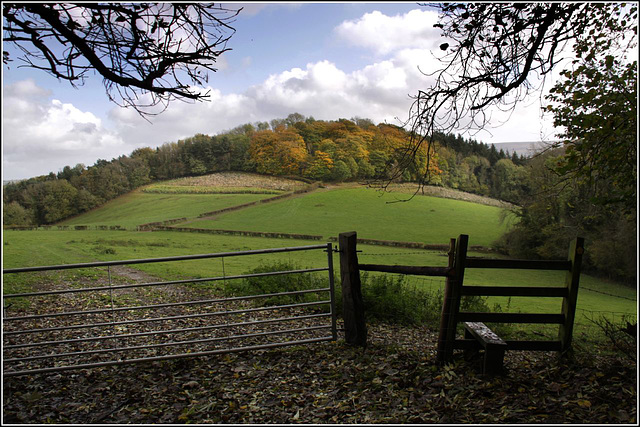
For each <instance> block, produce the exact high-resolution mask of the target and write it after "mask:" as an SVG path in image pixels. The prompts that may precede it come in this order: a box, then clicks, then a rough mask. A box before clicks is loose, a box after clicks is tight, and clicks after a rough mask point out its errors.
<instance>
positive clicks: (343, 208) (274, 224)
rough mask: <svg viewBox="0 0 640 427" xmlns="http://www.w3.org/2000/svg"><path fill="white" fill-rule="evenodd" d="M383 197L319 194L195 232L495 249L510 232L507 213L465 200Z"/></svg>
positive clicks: (362, 192) (231, 216) (368, 192)
mask: <svg viewBox="0 0 640 427" xmlns="http://www.w3.org/2000/svg"><path fill="white" fill-rule="evenodd" d="M406 197H407V196H406V195H405V194H397V193H381V192H379V191H377V190H374V189H367V188H351V189H343V188H341V189H336V190H330V191H319V192H313V193H310V194H307V195H305V196H304V197H296V198H292V199H286V200H283V201H281V202H276V203H270V204H268V205H259V206H255V207H251V208H249V209H244V210H242V211H238V212H232V213H228V214H223V215H220V216H219V217H218V218H216V219H214V220H203V221H196V222H193V223H191V224H189V225H188V226H189V227H194V228H212V229H216V228H217V229H229V230H247V231H265V232H283V233H298V234H316V235H318V234H319V235H323V236H324V237H325V238H327V237H329V236H337V235H338V234H339V233H341V232H345V231H353V230H355V231H357V232H358V237H360V238H369V239H381V240H397V241H408V242H420V243H430V244H448V242H449V239H450V238H451V237H457V236H458V235H460V234H469V235H470V244H471V245H483V246H489V245H490V244H491V243H492V242H493V241H495V240H496V239H498V238H499V237H500V235H502V233H503V232H504V231H506V229H507V224H502V223H501V222H500V212H501V210H500V209H499V208H497V207H492V206H485V205H479V204H475V203H470V202H464V201H459V200H451V199H441V198H436V197H429V196H417V197H415V198H414V199H412V200H411V201H407V202H401V201H399V200H405V199H406Z"/></svg>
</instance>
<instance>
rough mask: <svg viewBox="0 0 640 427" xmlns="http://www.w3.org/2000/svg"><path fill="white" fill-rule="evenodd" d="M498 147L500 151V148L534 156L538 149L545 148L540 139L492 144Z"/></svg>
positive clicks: (526, 155)
mask: <svg viewBox="0 0 640 427" xmlns="http://www.w3.org/2000/svg"><path fill="white" fill-rule="evenodd" d="M491 145H493V146H494V147H496V150H498V151H500V149H502V150H504V151H505V152H507V151H509V153H511V154H513V152H516V153H518V155H519V156H520V155H523V156H525V157H530V156H532V155H533V154H534V153H535V152H536V151H537V150H539V149H540V148H543V147H544V146H543V143H542V142H539V141H529V142H501V143H497V144H491Z"/></svg>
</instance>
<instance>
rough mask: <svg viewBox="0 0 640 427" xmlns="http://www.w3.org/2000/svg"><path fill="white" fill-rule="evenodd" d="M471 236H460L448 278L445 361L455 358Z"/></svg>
mask: <svg viewBox="0 0 640 427" xmlns="http://www.w3.org/2000/svg"><path fill="white" fill-rule="evenodd" d="M468 245H469V236H468V235H466V234H461V235H459V236H458V240H457V244H456V252H455V255H454V259H453V272H452V273H451V274H452V276H451V278H449V280H448V285H449V304H450V305H449V316H447V323H446V331H445V340H444V341H445V344H444V354H443V359H442V361H443V362H448V361H450V360H451V359H452V358H453V345H454V342H455V340H456V326H457V325H458V313H459V312H460V297H461V295H460V294H461V288H462V283H463V280H464V269H465V264H466V260H467V247H468Z"/></svg>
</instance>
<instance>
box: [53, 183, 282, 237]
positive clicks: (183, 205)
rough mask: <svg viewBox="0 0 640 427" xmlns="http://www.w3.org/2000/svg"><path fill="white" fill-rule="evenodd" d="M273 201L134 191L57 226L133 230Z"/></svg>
mask: <svg viewBox="0 0 640 427" xmlns="http://www.w3.org/2000/svg"><path fill="white" fill-rule="evenodd" d="M268 197H273V194H183V193H177V194H162V193H160V194H155V193H145V192H143V191H141V190H136V191H133V192H131V193H128V194H125V195H124V196H121V197H118V198H117V199H114V200H111V201H109V202H107V203H106V204H104V205H103V206H100V207H99V208H96V209H94V210H92V211H90V212H87V213H85V214H83V215H80V216H77V217H74V218H71V219H68V220H66V221H62V222H60V225H120V226H122V227H127V228H135V227H136V226H137V225H140V224H146V223H149V222H160V221H165V220H169V219H175V218H196V217H197V216H198V215H200V214H202V213H205V212H211V211H215V210H218V209H223V208H228V207H231V206H237V205H242V204H244V203H249V202H253V201H256V200H262V199H265V198H268Z"/></svg>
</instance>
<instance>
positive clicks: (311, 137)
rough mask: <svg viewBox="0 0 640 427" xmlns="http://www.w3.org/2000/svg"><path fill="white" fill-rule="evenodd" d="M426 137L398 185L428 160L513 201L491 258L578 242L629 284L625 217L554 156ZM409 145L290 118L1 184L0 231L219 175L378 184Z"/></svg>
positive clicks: (352, 123) (547, 254) (456, 184)
mask: <svg viewBox="0 0 640 427" xmlns="http://www.w3.org/2000/svg"><path fill="white" fill-rule="evenodd" d="M434 139H435V141H436V143H435V144H433V145H432V146H431V148H430V149H431V150H432V152H431V153H426V152H425V151H422V152H418V153H417V155H415V156H414V158H413V163H412V164H411V165H410V167H407V168H405V169H404V171H403V173H402V178H401V180H402V181H404V182H416V181H418V180H420V178H421V177H423V174H424V172H425V170H426V169H427V162H429V164H428V167H429V169H430V172H431V175H430V177H431V179H430V182H429V183H430V184H432V185H438V186H443V187H447V188H454V189H459V190H462V191H467V192H471V193H475V194H479V195H484V196H489V197H493V198H496V199H500V200H505V201H508V202H511V203H512V204H514V206H515V207H514V209H513V212H512V213H513V214H514V215H515V217H516V218H517V221H516V223H515V224H514V226H513V227H512V228H511V230H510V231H509V232H508V233H507V234H505V235H504V236H503V237H502V238H501V240H500V241H499V242H498V247H499V249H501V250H502V251H503V252H505V253H508V254H510V255H512V256H516V257H527V258H563V257H564V256H566V254H564V252H563V251H564V250H565V249H566V242H567V241H569V240H571V239H572V238H573V237H575V236H577V235H581V236H584V237H586V238H587V243H588V254H589V256H588V257H587V260H586V267H587V268H591V269H593V270H594V271H598V272H601V273H606V275H608V276H610V277H614V278H616V279H623V280H631V279H633V278H635V274H636V272H635V254H636V252H635V251H636V249H635V216H634V214H630V213H623V212H622V211H620V210H616V209H615V206H611V205H602V204H594V203H593V201H592V200H591V198H592V197H591V196H592V190H591V187H589V186H587V185H586V184H585V183H580V182H578V181H575V180H574V181H566V180H565V179H564V178H563V177H561V176H560V175H558V174H557V173H555V172H554V167H555V165H557V164H558V162H559V161H561V159H563V158H564V152H563V150H562V149H557V150H552V151H548V152H545V153H542V154H538V155H536V156H534V157H532V158H525V157H524V156H523V155H517V154H516V153H512V154H510V153H508V152H504V151H503V150H497V149H496V148H495V146H493V145H491V146H490V145H487V144H484V143H481V142H478V141H475V140H473V139H465V138H463V137H462V136H460V135H452V134H439V135H436V137H435V138H434ZM409 140H410V135H409V134H408V132H406V131H405V130H404V129H402V128H400V127H397V126H393V125H389V124H384V123H383V124H378V125H375V124H374V123H373V122H372V121H371V120H368V119H362V118H352V119H351V120H347V119H339V120H336V121H323V120H315V119H314V118H313V117H305V116H303V115H301V114H297V113H294V114H290V115H289V116H288V117H286V118H284V119H275V120H272V121H271V122H256V123H247V124H244V125H241V126H238V127H236V128H234V129H231V130H229V131H227V132H223V133H220V134H218V135H215V136H209V135H204V134H197V135H194V136H192V137H189V138H185V139H184V140H180V141H178V142H171V143H165V144H163V145H161V146H159V147H157V148H150V147H144V148H139V149H136V150H134V151H133V152H132V153H131V154H130V155H128V156H126V155H123V156H120V157H118V158H115V159H112V160H111V161H106V160H102V159H100V160H98V161H97V162H96V163H95V164H94V165H93V166H90V167H85V166H84V165H82V164H78V165H76V166H74V167H71V166H65V167H64V168H63V169H62V170H61V171H59V172H58V173H57V174H54V173H53V172H51V173H49V174H48V175H43V176H39V177H35V178H31V179H28V180H23V181H19V182H15V183H10V184H7V185H5V186H4V194H3V205H4V214H3V223H4V225H5V226H9V225H18V226H20V225H22V226H27V225H43V224H52V223H56V222H59V221H61V220H63V219H65V218H68V217H70V216H73V215H77V214H80V213H83V212H86V211H88V210H90V209H93V208H95V207H97V206H100V205H101V204H103V203H105V202H107V201H109V200H111V199H114V198H115V197H118V196H120V195H122V194H125V193H127V192H129V191H131V190H134V189H136V188H138V187H140V186H143V185H146V184H149V183H151V182H155V181H162V180H169V179H175V178H180V177H187V176H199V175H205V174H210V173H215V172H222V171H242V172H252V173H260V174H266V175H275V176H288V177H295V176H297V177H302V178H306V179H309V180H314V181H325V182H345V181H360V182H363V181H364V182H367V181H368V182H371V181H378V182H383V181H384V180H385V179H389V178H390V177H391V176H392V173H391V171H392V169H393V168H394V166H396V165H397V164H398V162H399V161H400V157H401V156H402V155H403V153H404V152H405V151H404V150H406V147H407V144H408V141H409ZM427 154H429V155H427Z"/></svg>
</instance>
